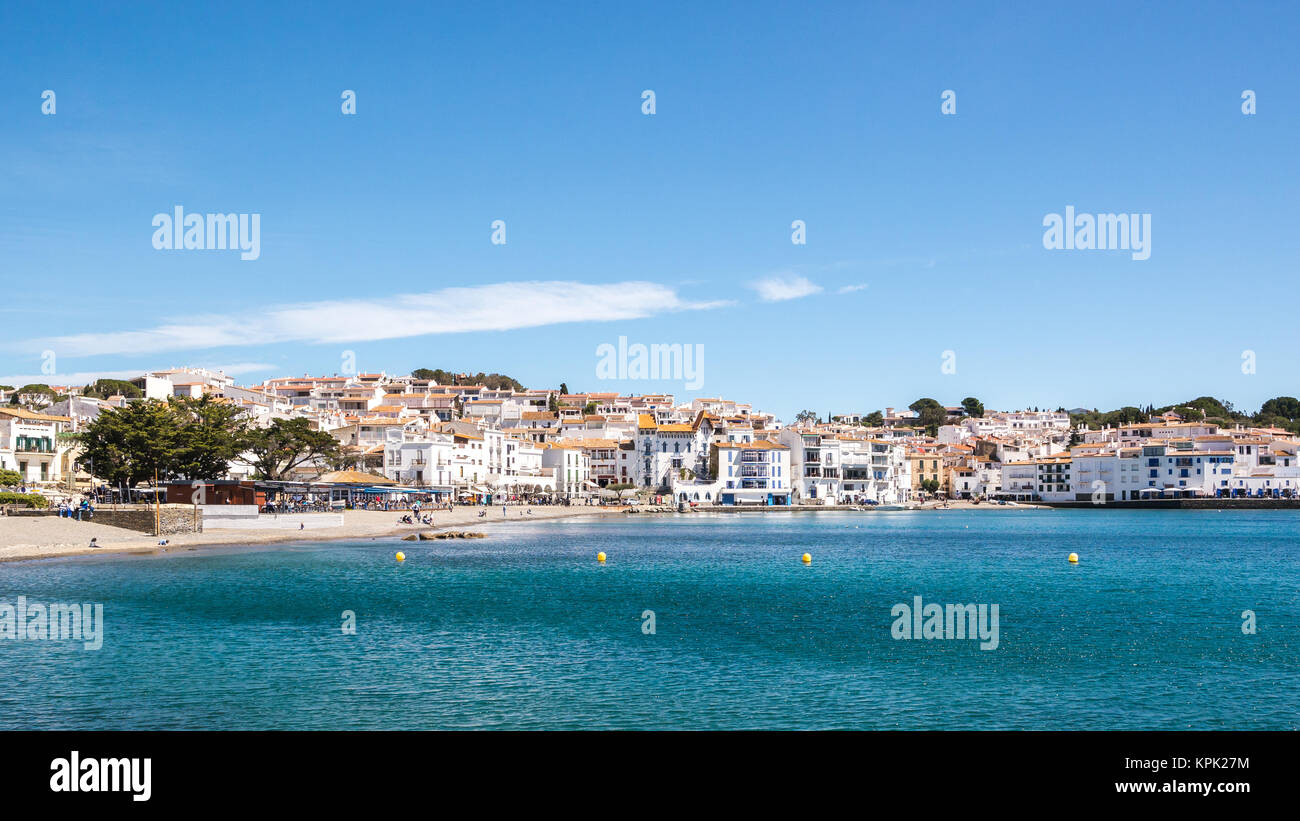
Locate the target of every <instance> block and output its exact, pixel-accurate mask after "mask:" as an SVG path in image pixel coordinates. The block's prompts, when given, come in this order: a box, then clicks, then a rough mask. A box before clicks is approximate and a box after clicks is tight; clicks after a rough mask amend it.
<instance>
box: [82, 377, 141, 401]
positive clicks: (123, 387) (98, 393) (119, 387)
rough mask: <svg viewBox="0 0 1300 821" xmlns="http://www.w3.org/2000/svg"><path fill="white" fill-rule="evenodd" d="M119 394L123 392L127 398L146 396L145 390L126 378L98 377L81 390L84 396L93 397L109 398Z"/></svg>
mask: <svg viewBox="0 0 1300 821" xmlns="http://www.w3.org/2000/svg"><path fill="white" fill-rule="evenodd" d="M117 394H121V395H122V396H125V397H126V398H127V399H139V398H140V397H141V396H144V391H142V390H140V389H139V388H137V387H136V386H135V385H132V384H131V383H130V382H127V381H126V380H124V379H96V380H95V381H94V382H92V383H90V384H89V385H87V386H86V387H85V388H84V389H83V390H82V392H81V395H82V396H88V397H91V398H92V399H107V398H108V397H110V396H115V395H117Z"/></svg>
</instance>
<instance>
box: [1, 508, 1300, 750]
mask: <svg viewBox="0 0 1300 821" xmlns="http://www.w3.org/2000/svg"><path fill="white" fill-rule="evenodd" d="M1297 525H1300V514H1297V513H1294V512H1290V511H1232V512H1220V511H1114V510H1108V511H1091V510H1090V511H1023V510H1022V511H946V512H935V513H929V512H927V513H871V514H851V513H818V514H809V513H799V514H718V515H704V516H681V517H661V518H651V517H641V518H635V519H631V518H629V519H601V520H590V521H586V520H569V521H557V522H532V523H528V524H520V525H506V524H503V525H498V526H495V527H494V529H493V530H492V531H491V533H492V536H491V538H489V539H486V540H474V541H446V542H423V543H410V542H405V543H403V542H396V541H370V542H359V543H328V544H315V545H303V546H296V547H290V548H285V547H276V548H274V549H253V548H243V549H239V550H221V551H201V552H182V553H176V554H169V555H164V556H158V557H127V558H107V557H105V558H95V559H76V560H60V561H44V562H28V563H18V564H0V602H9V603H13V602H14V601H15V599H16V597H17V596H18V595H20V594H22V595H26V596H27V597H28V599H29V600H37V601H44V602H51V601H60V602H72V601H91V602H102V603H103V604H104V614H105V623H106V625H105V630H106V638H105V640H104V646H103V648H102V649H100V650H98V651H86V650H84V649H82V648H81V645H80V644H79V643H75V642H71V641H64V642H35V641H24V642H15V641H9V640H4V641H0V675H3V677H4V686H3V687H0V728H5V729H13V728H91V729H110V728H111V729H165V728H214V729H256V728H278V729H309V728H318V729H349V728H354V729H378V728H901V729H913V728H934V729H993V728H1032V729H1057V728H1062V729H1065V728H1071V729H1073V728H1077V729H1112V728H1114V729H1148V728H1150V729H1184V728H1187V729H1217V728H1230V729H1246V728H1257V729H1296V728H1297V726H1298V724H1300V719H1297V713H1298V712H1300V573H1297V565H1298V564H1300V535H1298V533H1300V531H1298V529H1297ZM397 549H401V550H403V551H405V553H406V555H407V561H406V562H405V563H404V564H398V563H397V562H395V561H394V558H393V554H394V552H395V551H396V550H397ZM601 550H603V551H605V552H606V553H607V554H608V555H609V559H608V561H607V563H606V564H605V565H604V566H601V565H599V564H597V563H596V562H595V560H594V557H595V554H596V553H597V551H601ZM805 551H807V552H810V553H811V554H812V555H813V563H812V564H811V566H806V567H805V566H803V565H802V563H801V562H800V561H799V557H800V555H801V554H802V553H804V552H805ZM1072 551H1073V552H1077V553H1079V554H1080V557H1081V561H1080V563H1079V564H1078V565H1077V566H1071V565H1069V564H1067V563H1066V561H1065V558H1066V555H1067V554H1068V553H1070V552H1072ZM916 595H920V596H922V597H923V598H924V600H925V601H926V602H935V603H941V604H942V603H984V604H995V603H996V604H998V605H999V613H1000V630H999V634H1000V635H999V642H1000V643H999V647H998V648H997V649H996V650H991V651H983V650H980V649H979V647H978V643H977V642H973V641H963V640H953V641H937V640H931V641H922V640H913V641H907V640H895V639H894V638H893V637H892V634H891V630H890V627H891V624H892V622H893V621H894V619H893V617H892V616H891V608H892V607H893V606H894V605H895V604H898V603H909V604H910V603H911V602H912V597H913V596H916ZM1248 609H1249V610H1253V611H1254V612H1255V613H1256V616H1257V620H1258V632H1257V633H1256V634H1254V635H1245V634H1243V632H1242V629H1241V626H1242V618H1241V614H1242V611H1244V610H1248ZM345 610H352V611H354V612H355V613H356V619H357V631H356V634H355V635H345V634H344V633H343V632H342V631H341V630H340V626H341V624H342V612H343V611H345ZM645 610H653V611H654V614H655V632H654V633H653V634H646V633H643V631H642V624H643V622H642V614H643V611H645Z"/></svg>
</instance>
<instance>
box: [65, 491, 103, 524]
mask: <svg viewBox="0 0 1300 821" xmlns="http://www.w3.org/2000/svg"><path fill="white" fill-rule="evenodd" d="M58 510H59V518H60V519H64V518H66V519H77V520H78V521H81V520H82V519H85V520H90V519H93V518H94V517H95V505H94V504H93V503H91V501H90V499H89V498H87V497H85V496H83V497H81V502H80V503H77V502H74V501H73V500H72V499H70V498H64V499H62V500H60V501H59V508H58Z"/></svg>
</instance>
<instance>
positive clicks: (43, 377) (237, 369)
mask: <svg viewBox="0 0 1300 821" xmlns="http://www.w3.org/2000/svg"><path fill="white" fill-rule="evenodd" d="M199 367H203V368H207V369H208V370H210V371H221V372H222V373H224V374H226V375H227V376H240V375H242V374H246V373H255V372H258V371H270V370H275V368H276V366H275V365H268V364H266V363H264V362H236V363H234V364H231V365H200V366H199ZM146 370H150V371H153V370H158V368H156V367H155V368H147V369H146V368H136V369H135V370H126V371H77V372H74V373H52V374H51V373H20V374H11V375H9V376H0V385H13V386H14V387H16V388H18V387H22V386H23V385H89V384H90V383H91V382H94V381H96V380H98V379H135V378H136V377H137V376H141V375H143V374H144V373H145V372H146Z"/></svg>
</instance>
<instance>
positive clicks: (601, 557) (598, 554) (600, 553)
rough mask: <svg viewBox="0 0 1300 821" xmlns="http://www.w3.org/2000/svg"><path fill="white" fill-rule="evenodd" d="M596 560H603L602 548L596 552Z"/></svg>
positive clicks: (603, 552)
mask: <svg viewBox="0 0 1300 821" xmlns="http://www.w3.org/2000/svg"><path fill="white" fill-rule="evenodd" d="M596 561H598V562H603V561H605V551H603V550H602V551H601V552H599V553H597V554H596Z"/></svg>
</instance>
